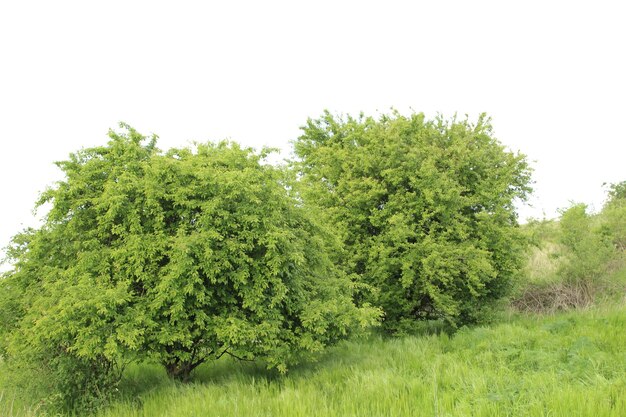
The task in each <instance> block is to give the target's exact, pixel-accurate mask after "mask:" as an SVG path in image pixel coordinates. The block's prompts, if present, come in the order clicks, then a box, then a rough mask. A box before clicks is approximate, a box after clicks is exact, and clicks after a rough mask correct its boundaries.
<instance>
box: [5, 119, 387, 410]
mask: <svg viewBox="0 0 626 417" xmlns="http://www.w3.org/2000/svg"><path fill="white" fill-rule="evenodd" d="M123 127H125V128H126V129H127V133H116V132H113V131H111V132H110V141H109V143H108V145H107V146H103V147H96V148H90V149H84V150H81V151H79V152H76V153H74V154H72V155H71V156H70V158H69V160H67V161H63V162H59V163H58V166H59V167H60V168H61V169H62V171H63V172H64V174H65V179H64V180H63V181H61V182H59V183H58V184H57V185H56V186H54V187H53V188H51V189H49V190H48V191H46V192H45V193H44V194H43V195H42V197H41V199H40V201H39V203H38V204H39V205H41V204H44V203H49V204H50V206H51V210H50V211H49V213H48V214H47V216H46V218H45V223H44V225H43V226H42V227H41V228H39V229H36V230H29V231H26V232H25V233H23V234H21V235H18V236H16V238H15V239H14V244H13V245H12V247H11V249H10V252H11V253H10V255H11V256H12V258H13V259H14V262H15V267H14V270H13V271H12V272H10V273H8V274H7V275H6V276H5V277H4V279H2V280H1V281H0V286H1V287H2V288H1V290H2V292H3V293H4V294H11V296H10V297H9V296H4V297H2V299H1V302H0V314H1V315H2V318H3V321H2V324H1V326H0V327H1V329H0V336H1V337H2V343H0V344H1V345H2V349H3V350H4V352H5V354H6V355H7V356H8V358H9V360H13V361H14V362H19V359H20V358H21V359H24V361H25V362H26V363H30V364H32V363H36V364H41V363H44V364H45V365H46V366H48V367H54V364H55V363H58V362H59V360H65V359H68V358H69V359H68V360H70V363H71V364H72V365H73V366H74V367H73V368H72V369H74V371H77V369H78V370H79V369H83V370H84V369H85V367H86V368H88V369H90V370H93V371H94V372H95V373H96V374H98V375H101V377H102V381H103V384H105V383H108V381H111V380H112V379H115V378H112V377H111V375H118V374H119V371H120V370H121V369H122V368H123V365H124V363H126V362H127V361H130V360H134V359H144V358H149V359H152V360H157V361H159V362H161V363H162V364H163V365H164V366H165V368H166V370H167V371H168V373H169V374H170V375H171V376H173V377H177V378H180V379H186V378H188V377H189V373H190V372H191V371H192V370H193V369H194V368H195V367H196V366H198V365H199V364H201V363H203V362H204V361H206V360H210V359H215V358H218V357H220V356H222V355H224V354H230V355H233V356H235V357H238V358H242V359H255V358H262V359H263V360H265V361H266V363H267V364H268V366H269V367H275V368H278V369H279V370H281V371H284V370H285V369H286V367H287V366H288V365H289V364H291V363H294V362H295V361H296V360H297V359H298V357H299V356H301V355H302V354H304V353H306V352H317V351H320V350H321V349H323V348H324V347H325V346H327V345H329V344H332V343H334V342H336V341H337V340H339V339H341V338H343V337H346V336H347V335H348V334H349V333H350V332H352V331H353V330H355V329H359V328H363V327H365V326H368V325H370V324H371V323H373V322H374V321H375V320H376V318H377V314H378V313H377V310H375V309H372V308H368V307H367V306H365V307H362V308H357V307H355V305H354V304H353V302H352V284H351V283H350V280H349V279H348V278H347V277H346V276H345V274H343V273H342V272H341V271H340V270H339V269H338V268H336V267H335V266H334V265H333V263H332V262H331V260H330V258H329V252H331V251H333V250H334V249H333V246H334V245H336V239H333V237H332V234H329V233H328V231H327V230H326V229H325V227H323V226H321V225H320V224H319V223H318V222H316V221H315V220H314V219H313V218H312V216H311V215H310V213H309V212H308V211H307V210H306V208H304V207H303V206H302V204H301V202H300V200H299V199H298V198H297V197H296V196H295V195H293V192H292V191H290V187H289V182H288V175H286V173H285V172H284V171H283V170H281V169H279V168H275V167H272V166H269V165H267V164H264V163H263V158H264V157H265V156H266V154H267V151H263V152H261V153H255V152H253V151H252V150H251V149H243V148H240V147H239V146H238V145H236V144H233V143H228V142H222V143H219V144H212V143H207V144H198V145H196V146H195V148H193V149H189V148H184V149H172V150H169V151H167V152H165V153H164V152H161V151H160V150H159V149H158V148H156V137H153V138H151V139H147V138H146V137H144V136H142V135H140V134H139V133H138V132H136V131H135V130H133V129H132V128H130V127H128V126H125V125H124V126H123ZM81 364H84V365H85V366H84V367H83V368H81V366H82V365H81ZM78 365H81V366H78ZM70 368H71V367H70ZM55 369H59V368H58V367H57V368H55ZM67 369H69V368H67ZM74 371H73V372H74ZM82 374H83V375H86V374H87V373H86V371H85V372H83V373H82ZM66 376H67V375H66ZM60 379H62V378H58V379H57V380H60ZM62 385H63V384H62V383H59V386H62ZM105 385H106V384H105ZM57 388H58V387H57ZM101 388H102V387H100V386H96V387H95V388H94V389H93V390H92V391H93V392H97V391H98V390H100V389H101ZM77 390H79V388H78V387H74V386H72V387H69V388H67V389H66V390H65V391H66V392H67V396H68V399H69V400H68V401H69V402H71V401H73V400H75V399H76V398H77V397H79V396H80V393H78V391H77Z"/></svg>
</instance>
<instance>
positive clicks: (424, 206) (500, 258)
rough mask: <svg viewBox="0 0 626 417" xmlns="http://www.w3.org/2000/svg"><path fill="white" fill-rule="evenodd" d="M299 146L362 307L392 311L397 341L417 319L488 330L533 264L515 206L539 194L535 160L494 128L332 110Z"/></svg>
mask: <svg viewBox="0 0 626 417" xmlns="http://www.w3.org/2000/svg"><path fill="white" fill-rule="evenodd" d="M302 130H303V133H302V136H300V138H299V139H298V140H297V141H296V142H295V152H296V155H297V156H298V157H299V158H300V160H299V161H297V162H296V163H295V166H296V167H297V169H298V170H299V172H300V175H301V177H302V185H303V186H304V187H305V191H304V193H303V194H304V196H305V200H306V201H307V202H309V203H311V204H316V205H318V206H319V207H321V209H322V210H323V211H324V213H325V215H326V216H327V221H328V222H329V223H330V224H332V225H333V226H334V227H335V228H336V229H337V230H338V231H339V232H340V233H341V237H342V240H343V243H344V245H345V248H346V253H345V256H343V257H342V259H341V264H342V266H343V268H344V269H345V270H346V271H347V272H348V273H350V274H351V275H352V276H353V278H354V280H355V281H356V282H357V283H359V284H360V285H361V286H366V287H367V288H369V289H371V292H368V291H362V292H361V293H359V294H358V296H357V301H358V302H362V301H363V300H365V301H369V302H372V303H374V304H376V305H378V306H381V307H382V308H383V310H384V312H385V318H384V320H385V322H384V323H385V326H386V327H387V329H389V330H391V331H395V330H398V328H399V327H403V326H404V324H403V323H404V322H406V321H407V320H409V321H412V320H420V319H445V320H446V321H448V322H449V323H452V324H453V325H459V324H463V323H469V322H474V321H477V320H480V318H481V316H482V314H483V313H484V312H485V311H487V310H488V309H489V306H491V305H493V303H494V302H495V301H496V300H498V299H499V298H500V297H502V296H503V295H504V294H506V293H507V292H508V291H509V289H510V288H511V283H512V281H513V280H514V278H515V277H516V275H517V274H518V271H519V268H520V266H521V263H522V261H523V247H524V239H523V237H522V236H521V235H520V233H519V230H518V228H517V221H516V213H515V209H514V204H513V203H514V201H515V200H516V199H524V198H525V197H526V194H527V193H528V192H529V191H530V188H529V182H530V170H529V168H528V165H527V163H526V160H525V158H524V156H522V155H515V154H513V153H510V152H507V151H506V150H504V148H503V146H502V145H501V144H500V143H498V141H497V140H496V139H495V138H494V137H493V134H492V131H491V126H490V124H489V120H488V119H487V118H486V117H485V116H481V117H480V118H479V120H478V121H477V123H476V124H472V123H470V122H469V121H467V120H465V121H457V120H451V121H445V120H443V119H442V118H437V119H435V120H433V121H427V120H426V119H425V118H424V115H422V114H412V115H410V116H408V117H406V116H402V115H400V114H398V113H397V112H396V113H393V114H391V115H383V116H381V117H380V119H378V120H375V119H374V118H371V117H364V116H360V117H358V118H352V117H348V118H347V119H345V120H343V119H340V118H336V117H334V116H332V115H331V114H330V113H328V112H326V113H325V114H324V115H323V116H322V117H321V118H319V119H317V120H309V121H308V122H307V124H306V126H304V127H303V128H302Z"/></svg>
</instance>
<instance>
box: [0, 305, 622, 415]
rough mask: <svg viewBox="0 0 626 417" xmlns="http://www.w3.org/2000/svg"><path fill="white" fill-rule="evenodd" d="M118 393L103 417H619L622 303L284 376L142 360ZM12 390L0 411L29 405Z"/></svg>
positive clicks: (373, 343)
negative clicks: (185, 380)
mask: <svg viewBox="0 0 626 417" xmlns="http://www.w3.org/2000/svg"><path fill="white" fill-rule="evenodd" d="M122 392H123V393H124V395H125V396H126V398H125V399H122V400H120V401H118V402H117V403H115V404H114V405H113V406H112V407H110V408H108V409H106V410H104V411H103V412H102V413H101V414H100V415H99V416H100V417H105V416H106V417H122V416H124V417H130V416H146V417H147V416H150V417H156V416H168V417H174V416H176V417H178V416H185V417H189V416H315V415H323V416H551V417H558V416H567V417H570V416H594V417H596V416H597V417H603V416H615V417H618V416H626V308H625V307H624V306H621V307H616V308H612V309H603V310H589V311H583V312H581V311H576V312H570V313H566V314H560V315H555V316H549V317H533V318H516V319H512V320H510V321H509V322H507V323H502V324H498V325H495V326H492V327H480V328H475V329H467V330H461V331H460V332H458V333H457V334H456V335H454V336H453V337H448V336H447V335H445V334H442V335H430V336H413V337H405V338H401V339H391V340H385V339H381V338H378V337H372V338H370V339H367V340H362V341H351V342H347V343H343V344H342V345H340V346H338V347H336V348H334V349H332V350H331V351H330V352H328V353H327V354H326V355H324V356H323V357H322V358H321V359H320V361H319V362H317V363H311V364H307V365H303V366H300V367H297V368H294V369H292V370H291V372H290V373H289V375H288V376H286V377H277V376H273V375H270V374H268V373H267V372H266V371H264V370H263V369H262V367H261V366H260V365H255V364H249V363H244V364H242V363H235V362H232V361H230V360H222V361H220V362H219V363H217V364H211V365H206V366H204V367H202V368H200V369H199V372H198V373H197V374H196V376H195V382H194V383H192V384H189V385H180V384H175V383H172V382H170V381H168V380H167V379H166V377H165V375H164V374H163V373H162V372H161V370H160V369H158V368H156V367H151V366H146V365H143V366H141V367H135V368H132V369H130V370H129V372H128V375H127V379H126V381H125V382H124V385H123V387H122ZM8 397H10V395H5V398H4V399H3V400H2V403H1V404H0V415H2V416H11V415H13V416H17V415H27V414H29V413H24V414H23V413H18V412H17V408H19V407H17V406H15V405H14V410H13V411H10V410H9V405H10V404H9V403H10V401H8Z"/></svg>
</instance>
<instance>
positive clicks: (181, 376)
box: [163, 361, 199, 382]
mask: <svg viewBox="0 0 626 417" xmlns="http://www.w3.org/2000/svg"><path fill="white" fill-rule="evenodd" d="M163 365H164V366H165V370H166V371H167V375H168V376H169V377H170V378H172V379H175V380H177V381H180V382H189V377H190V376H191V371H193V370H194V369H195V368H196V366H198V365H199V364H194V363H191V362H189V361H184V362H180V361H175V362H170V363H165V364H163Z"/></svg>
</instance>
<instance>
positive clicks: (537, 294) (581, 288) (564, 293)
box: [512, 281, 598, 313]
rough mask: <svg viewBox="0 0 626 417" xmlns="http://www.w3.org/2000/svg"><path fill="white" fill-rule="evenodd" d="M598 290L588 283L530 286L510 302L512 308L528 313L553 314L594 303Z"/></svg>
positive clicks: (557, 283)
mask: <svg viewBox="0 0 626 417" xmlns="http://www.w3.org/2000/svg"><path fill="white" fill-rule="evenodd" d="M597 292H598V288H597V287H596V286H595V285H593V284H590V283H589V282H585V281H581V282H569V283H566V282H554V283H548V284H530V285H529V286H527V287H526V288H525V289H524V290H523V292H522V293H521V294H520V295H519V296H518V297H516V298H515V299H514V300H513V301H512V305H513V307H514V308H515V309H516V310H518V311H522V312H528V313H553V312H556V311H562V310H570V309H573V308H576V309H579V308H586V307H589V306H591V305H592V304H593V303H594V300H595V295H596V293H597Z"/></svg>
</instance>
